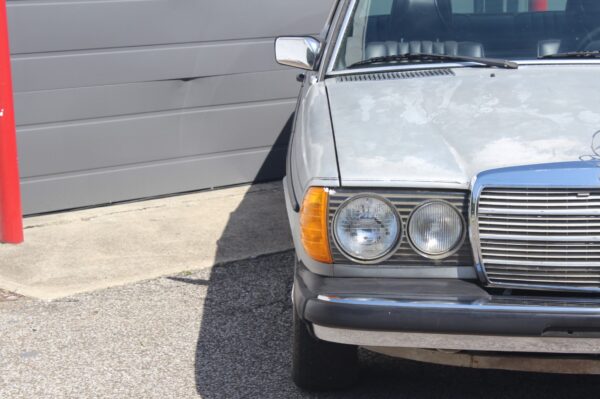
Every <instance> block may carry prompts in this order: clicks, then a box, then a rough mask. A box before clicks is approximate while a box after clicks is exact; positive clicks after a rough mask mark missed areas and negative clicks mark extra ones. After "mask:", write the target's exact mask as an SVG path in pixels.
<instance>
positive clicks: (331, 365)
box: [292, 309, 358, 391]
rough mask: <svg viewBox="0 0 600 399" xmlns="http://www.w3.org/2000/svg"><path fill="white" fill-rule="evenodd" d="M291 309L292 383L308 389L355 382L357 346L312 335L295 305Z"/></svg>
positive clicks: (340, 387) (337, 387)
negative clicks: (292, 318)
mask: <svg viewBox="0 0 600 399" xmlns="http://www.w3.org/2000/svg"><path fill="white" fill-rule="evenodd" d="M293 313H294V321H293V361H292V377H293V380H294V383H295V384H296V385H297V386H298V387H299V388H301V389H304V390H308V391H322V390H336V389H342V388H347V387H349V386H351V385H352V384H354V383H356V381H357V377H358V351H357V347H356V346H352V345H342V344H335V343H331V342H326V341H322V340H319V339H317V338H314V337H313V336H312V335H311V334H310V333H309V331H308V327H307V325H306V324H305V323H304V322H303V321H302V320H300V318H299V317H298V315H297V313H296V310H295V309H294V310H293Z"/></svg>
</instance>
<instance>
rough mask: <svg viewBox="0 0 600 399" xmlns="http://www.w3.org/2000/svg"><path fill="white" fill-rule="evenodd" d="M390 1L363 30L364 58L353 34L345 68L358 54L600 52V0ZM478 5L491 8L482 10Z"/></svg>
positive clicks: (504, 55)
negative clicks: (535, 7)
mask: <svg viewBox="0 0 600 399" xmlns="http://www.w3.org/2000/svg"><path fill="white" fill-rule="evenodd" d="M461 1H463V3H458V2H461ZM387 2H388V4H389V5H388V7H391V8H390V9H389V10H388V9H386V10H385V11H384V12H382V13H373V12H370V13H369V14H368V15H369V17H368V18H367V19H366V26H364V27H362V31H361V32H360V36H361V38H364V40H361V41H362V43H364V48H362V49H361V50H360V52H361V53H362V54H361V56H360V57H358V56H357V55H356V54H352V53H351V52H352V51H353V49H352V46H350V44H351V40H352V39H353V36H354V37H356V36H358V35H357V34H356V32H354V33H353V32H349V37H348V46H347V47H348V48H347V49H346V51H348V52H350V54H349V55H347V56H346V60H344V59H342V60H340V65H339V66H344V64H346V65H349V63H348V61H349V60H352V58H360V59H368V58H372V57H380V56H387V55H397V54H405V53H410V54H414V53H432V54H444V55H463V56H471V57H483V56H486V57H494V58H510V59H532V58H536V57H538V56H547V55H551V54H557V53H562V52H566V51H580V50H584V51H586V50H600V0H562V1H560V0H559V1H558V3H559V6H555V7H552V8H549V9H548V10H544V11H531V10H529V8H526V9H523V7H521V9H520V8H519V4H522V3H523V2H522V1H521V2H519V0H485V1H484V0H387ZM466 2H470V8H467V10H466V12H465V10H459V11H457V10H455V9H453V6H456V5H457V4H460V5H464V4H467V3H466ZM478 3H479V4H484V5H485V8H483V7H482V6H479V9H478ZM556 3H557V2H554V3H553V4H556ZM526 4H527V3H526ZM350 29H351V30H352V29H356V26H354V27H350ZM354 47H356V46H354ZM354 52H355V53H356V49H354ZM344 61H346V62H344Z"/></svg>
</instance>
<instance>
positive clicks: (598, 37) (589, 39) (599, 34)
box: [577, 26, 600, 51]
mask: <svg viewBox="0 0 600 399" xmlns="http://www.w3.org/2000/svg"><path fill="white" fill-rule="evenodd" d="M595 41H600V26H599V27H597V28H596V29H594V30H592V31H591V32H588V33H587V34H586V35H585V36H584V37H583V39H581V41H580V42H579V46H577V51H586V50H600V44H599V45H598V48H596V49H591V48H588V46H589V45H590V44H591V43H593V42H595Z"/></svg>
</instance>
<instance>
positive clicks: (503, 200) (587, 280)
mask: <svg viewBox="0 0 600 399" xmlns="http://www.w3.org/2000/svg"><path fill="white" fill-rule="evenodd" d="M477 227H478V235H479V245H480V256H481V263H482V267H483V270H484V272H485V274H486V277H487V279H488V280H489V282H490V283H492V284H497V285H513V286H522V285H528V286H542V287H549V288H552V287H556V288H569V287H573V288H582V289H586V288H587V289H597V288H600V190H599V189H556V188H552V189H543V188H490V187H486V188H484V189H483V190H482V192H481V194H480V197H479V201H478V209H477Z"/></svg>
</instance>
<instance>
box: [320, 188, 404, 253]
mask: <svg viewBox="0 0 600 399" xmlns="http://www.w3.org/2000/svg"><path fill="white" fill-rule="evenodd" d="M360 198H374V199H376V200H378V201H381V202H383V203H385V204H386V205H387V206H389V207H390V209H391V210H392V211H393V214H394V217H395V218H396V222H397V223H398V237H396V241H395V243H394V244H393V245H392V246H390V248H389V249H388V250H387V251H386V252H385V253H384V254H383V255H381V256H379V257H377V258H374V259H360V258H357V257H355V256H352V255H350V254H349V253H348V252H347V251H346V250H345V249H344V248H343V247H342V245H341V244H340V243H339V240H338V237H337V234H336V226H337V221H338V217H339V215H340V212H341V211H342V210H343V209H344V208H345V207H346V206H347V205H348V204H349V203H350V202H352V201H355V200H357V199H360ZM330 230H331V231H330V237H332V238H333V240H332V241H333V243H334V245H335V247H336V248H337V249H338V251H340V253H342V255H344V256H345V257H346V258H348V259H349V260H350V261H352V262H354V263H358V264H362V265H374V264H377V263H380V262H383V261H385V260H387V259H389V258H390V257H391V256H393V255H394V253H395V252H396V251H397V250H398V248H399V247H400V245H401V244H402V240H403V239H404V224H403V223H402V218H401V217H400V214H399V213H398V210H397V209H396V207H395V206H394V204H392V202H390V201H389V200H388V199H387V198H385V197H382V196H381V195H378V194H374V193H368V192H365V193H359V194H356V195H353V196H351V197H350V198H348V199H346V200H345V201H344V202H342V203H341V204H340V206H339V207H338V209H337V211H336V213H335V215H334V217H333V220H332V221H331V226H330Z"/></svg>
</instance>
